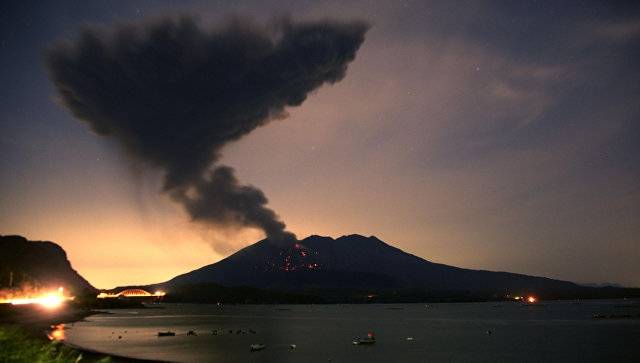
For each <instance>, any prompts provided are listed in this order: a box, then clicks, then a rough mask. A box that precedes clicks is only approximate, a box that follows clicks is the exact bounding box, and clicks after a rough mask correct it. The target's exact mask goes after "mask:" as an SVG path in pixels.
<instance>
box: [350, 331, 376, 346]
mask: <svg viewBox="0 0 640 363" xmlns="http://www.w3.org/2000/svg"><path fill="white" fill-rule="evenodd" d="M375 342H376V337H375V335H374V334H373V332H369V333H367V337H366V338H360V337H355V338H353V345H371V344H375Z"/></svg>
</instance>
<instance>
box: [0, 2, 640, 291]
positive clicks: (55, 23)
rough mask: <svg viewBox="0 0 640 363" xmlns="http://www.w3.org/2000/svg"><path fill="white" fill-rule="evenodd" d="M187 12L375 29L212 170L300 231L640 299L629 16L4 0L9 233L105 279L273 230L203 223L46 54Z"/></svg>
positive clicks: (211, 253) (637, 149) (186, 262)
mask: <svg viewBox="0 0 640 363" xmlns="http://www.w3.org/2000/svg"><path fill="white" fill-rule="evenodd" d="M30 3H31V4H30ZM178 15H186V16H196V17H197V18H198V23H197V24H199V25H198V26H200V27H202V28H203V29H209V28H211V27H215V26H220V24H223V23H225V22H228V21H229V20H228V19H229V18H230V17H231V16H239V17H242V18H246V19H253V20H252V21H253V22H255V23H257V24H262V25H261V26H262V28H260V29H267V28H269V27H270V26H271V27H273V24H274V23H275V22H277V21H278V20H277V19H284V18H287V17H288V18H289V19H292V21H296V22H305V21H331V22H333V21H336V22H338V21H339V22H344V23H349V22H354V21H358V22H363V23H367V24H369V25H370V28H369V29H368V30H367V31H366V34H365V36H364V41H363V42H362V44H361V45H360V46H359V49H358V50H357V53H356V55H355V60H353V61H350V62H349V63H348V69H347V71H346V74H345V75H344V78H341V79H338V80H337V81H336V82H335V83H333V84H323V85H320V86H318V87H316V85H315V84H314V86H313V87H309V90H308V91H309V94H308V95H307V98H306V100H304V102H302V103H301V104H300V105H299V106H291V105H290V103H287V102H288V101H287V102H284V101H283V104H286V105H285V106H286V107H285V111H286V113H287V114H288V116H287V117H283V116H284V114H283V115H280V117H278V119H277V120H273V121H271V122H269V123H268V125H263V126H259V127H257V128H256V129H255V130H253V131H251V132H250V133H248V134H246V135H245V136H243V137H241V138H239V139H237V140H236V141H231V142H229V143H225V144H223V145H222V144H221V145H222V146H221V148H220V150H219V154H220V156H219V158H218V159H216V160H215V162H216V165H219V164H220V165H228V166H231V167H233V168H234V169H235V176H236V177H237V179H238V180H239V182H240V183H242V184H243V185H244V184H249V185H252V186H255V187H256V188H260V189H261V190H262V192H263V193H264V195H265V196H266V198H268V204H266V207H268V208H270V209H271V210H273V211H275V213H276V214H277V218H278V220H280V221H282V222H284V223H286V228H287V230H288V231H290V232H292V233H295V234H296V235H297V236H298V238H304V237H306V236H308V235H310V234H318V235H328V236H333V237H339V236H341V235H344V234H352V233H359V234H363V235H367V236H369V235H375V236H377V237H378V238H380V239H382V240H384V241H386V242H388V243H390V244H392V245H394V246H396V247H398V248H401V249H403V250H405V251H407V252H410V253H413V254H415V255H418V256H420V257H423V258H425V259H427V260H430V261H434V262H440V263H446V264H450V265H455V266H460V267H468V268H481V269H488V270H501V271H511V272H519V273H526V274H534V275H543V276H547V277H553V278H559V279H565V280H571V281H576V282H593V283H602V282H613V283H620V284H623V285H633V286H640V263H638V261H640V162H639V160H638V159H639V158H640V3H638V2H635V3H634V2H629V3H625V2H613V1H602V2H595V1H593V2H582V1H581V2H577V1H576V2H572V1H563V2H555V1H546V2H545V1H517V2H481V1H468V2H464V1H459V2H455V1H441V2H433V3H432V2H428V1H415V2H413V1H397V2H396V1H388V2H383V1H380V2H376V1H362V2H358V1H351V2H350V1H336V2H312V1H309V2H303V1H290V2H287V1H278V2H268V1H255V2H252V1H228V2H225V1H219V2H215V3H214V2H209V1H180V2H177V1H176V2H169V1H149V2H147V1H140V2H136V1H130V2H124V1H92V2H82V1H55V2H21V1H3V2H2V3H1V4H0V27H1V30H0V49H1V53H0V54H1V57H0V62H1V63H0V80H1V81H2V86H1V87H0V99H1V100H2V101H1V102H0V155H2V157H1V158H0V170H1V173H2V174H1V175H0V234H3V235H4V234H21V235H24V236H26V237H28V238H29V239H38V240H52V241H56V242H58V243H59V244H60V245H62V246H63V247H64V248H65V250H66V251H67V253H68V254H69V257H70V259H71V261H72V263H73V266H74V267H75V268H76V269H77V270H78V271H79V272H80V273H81V274H83V275H84V276H85V277H86V278H87V279H88V280H89V281H90V282H92V283H93V284H94V285H95V286H98V287H111V286H115V285H123V284H133V283H136V284H141V283H154V282H160V281H164V280H167V279H168V278H171V277H173V276H175V275H176V274H179V273H183V272H186V271H188V270H191V269H194V268H197V267H200V266H202V265H205V264H209V263H212V262H214V261H217V260H219V259H221V258H223V257H225V256H227V255H229V254H230V253H232V252H234V251H236V250H237V249H239V248H241V247H243V246H246V245H248V244H250V243H253V242H255V241H257V240H258V239H261V238H263V237H264V232H263V231H262V230H261V229H259V228H256V227H258V226H257V225H256V223H253V222H248V223H245V224H244V225H243V224H242V223H231V224H230V225H225V223H221V220H222V221H224V220H226V219H225V218H226V217H225V218H222V219H220V218H218V219H216V220H215V221H214V222H215V224H214V225H211V224H207V223H204V224H203V223H199V222H200V221H199V220H197V218H194V213H193V210H190V209H189V206H188V205H186V204H185V203H182V204H185V205H186V209H185V205H182V204H181V203H180V202H177V199H176V196H175V194H171V193H167V192H166V189H167V185H166V183H167V181H166V179H165V177H166V174H165V172H166V171H167V169H162V168H154V167H149V165H147V164H145V163H144V161H145V160H143V161H141V160H140V159H139V158H132V157H130V152H129V151H127V150H126V148H123V147H122V144H121V143H119V142H118V140H116V139H115V138H113V137H104V136H98V135H97V134H96V133H95V132H94V130H92V128H91V127H89V125H88V123H87V122H83V121H80V120H78V118H76V117H75V116H74V115H73V114H72V112H70V110H69V109H68V108H67V107H65V106H64V105H63V102H61V101H60V100H59V95H58V91H57V89H56V87H55V84H54V82H53V81H52V79H51V77H50V73H49V70H48V69H47V65H46V51H47V49H50V48H51V47H52V46H53V44H59V43H56V42H58V41H61V40H69V41H73V40H74V39H77V36H78V34H79V33H80V30H81V29H82V28H83V27H85V26H88V25H89V26H102V27H104V29H105V31H107V32H108V31H109V29H113V27H114V24H117V23H123V22H131V21H134V22H143V23H145V24H146V23H149V22H153V21H154V20H153V19H158V18H161V17H175V16H178ZM270 24H271V25H270ZM354 47H356V48H357V44H356V45H354ZM354 49H355V48H354ZM329 78H330V77H329ZM329 83H331V82H329ZM306 91H307V89H305V92H306ZM249 97H251V98H252V99H255V97H254V96H253V95H250V94H247V98H249ZM162 101H163V102H164V103H166V104H171V102H172V99H163V100H162ZM173 101H174V102H177V101H176V100H173ZM294 103H296V102H294ZM215 151H216V152H218V150H215ZM181 165H182V164H181ZM171 170H173V169H171ZM193 185H195V184H188V185H186V187H185V189H184V190H181V192H184V193H183V196H184V195H188V193H189V188H191V187H193ZM162 190H165V192H161V191H162ZM187 211H188V212H189V213H187ZM194 219H195V220H194ZM260 228H263V227H262V226H260ZM263 229H264V228H263Z"/></svg>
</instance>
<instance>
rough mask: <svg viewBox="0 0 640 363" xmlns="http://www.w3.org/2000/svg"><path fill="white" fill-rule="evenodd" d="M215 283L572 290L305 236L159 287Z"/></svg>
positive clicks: (372, 242) (378, 245)
mask: <svg viewBox="0 0 640 363" xmlns="http://www.w3.org/2000/svg"><path fill="white" fill-rule="evenodd" d="M191 283H215V284H219V285H222V286H249V287H254V288H266V289H285V290H305V289H318V288H320V289H322V288H348V289H372V290H380V289H432V290H466V291H481V290H484V291H487V290H492V291H500V292H503V293H509V292H511V291H516V290H530V291H531V290H545V289H546V290H554V289H555V290H558V289H564V290H567V289H568V290H572V289H577V288H579V287H580V286H579V285H577V284H575V283H573V282H569V281H563V280H556V279H551V278H547V277H540V276H530V275H525V274H518V273H511V272H504V271H489V270H473V269H465V268H460V267H455V266H449V265H445V264H440V263H434V262H431V261H428V260H426V259H424V258H422V257H419V256H416V255H413V254H410V253H407V252H404V251H402V250H401V249H399V248H397V247H394V246H392V245H389V244H388V243H386V242H384V241H382V240H380V239H378V238H377V237H375V236H370V237H365V236H362V235H358V234H351V235H345V236H341V237H339V238H336V239H333V238H331V237H325V236H318V235H311V236H309V237H307V238H304V239H302V240H300V241H297V242H295V243H293V244H291V245H285V246H281V245H277V244H274V243H272V242H271V241H269V240H268V239H264V240H261V241H258V242H256V243H254V244H252V245H250V246H247V247H245V248H243V249H241V250H239V251H238V252H236V253H234V254H232V255H230V256H228V257H226V258H224V259H222V260H220V261H218V262H216V263H213V264H210V265H206V266H203V267H201V268H199V269H196V270H193V271H191V272H187V273H185V274H181V275H178V276H176V277H174V278H173V279H170V280H168V281H166V282H164V283H162V284H161V285H163V286H175V285H181V284H191Z"/></svg>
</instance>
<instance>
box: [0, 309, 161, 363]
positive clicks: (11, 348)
mask: <svg viewBox="0 0 640 363" xmlns="http://www.w3.org/2000/svg"><path fill="white" fill-rule="evenodd" d="M97 313H100V312H98V311H95V310H90V309H86V308H79V307H76V306H64V307H62V308H60V309H55V310H47V309H45V308H41V307H39V306H37V305H15V306H14V305H10V304H0V362H2V363H9V362H11V363H13V362H15V363H18V362H20V363H22V362H25V363H26V362H29V363H31V362H42V363H44V362H56V363H67V362H70V363H71V362H73V363H78V362H96V363H97V362H100V363H107V362H108V363H112V362H113V363H118V362H122V363H133V362H151V361H148V360H141V359H133V358H128V357H122V356H115V355H109V354H104V353H100V352H96V351H92V350H88V349H84V348H80V347H74V346H72V345H69V344H67V343H64V341H63V340H58V338H59V337H56V336H55V334H52V331H55V328H56V327H57V326H60V325H61V324H73V323H75V322H78V321H82V320H83V319H84V318H86V317H87V316H89V315H92V314H97ZM62 334H63V333H62Z"/></svg>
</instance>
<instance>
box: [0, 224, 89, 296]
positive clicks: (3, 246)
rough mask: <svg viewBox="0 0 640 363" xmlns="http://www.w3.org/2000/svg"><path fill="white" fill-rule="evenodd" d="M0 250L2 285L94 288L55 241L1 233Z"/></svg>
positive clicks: (5, 286)
mask: <svg viewBox="0 0 640 363" xmlns="http://www.w3.org/2000/svg"><path fill="white" fill-rule="evenodd" d="M0 252H1V253H0V288H17V287H20V286H24V285H29V286H32V287H58V286H64V287H66V288H68V289H71V290H72V291H74V292H76V293H82V292H87V291H95V288H94V287H93V286H91V284H90V283H89V282H88V281H87V280H85V279H84V278H83V277H82V276H80V275H79V274H78V273H77V272H76V271H75V270H74V269H73V268H72V267H71V263H70V262H69V260H67V254H66V252H65V251H64V250H63V249H62V247H60V246H58V245H57V244H55V243H53V242H44V241H29V240H27V239H26V238H24V237H22V236H0Z"/></svg>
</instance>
